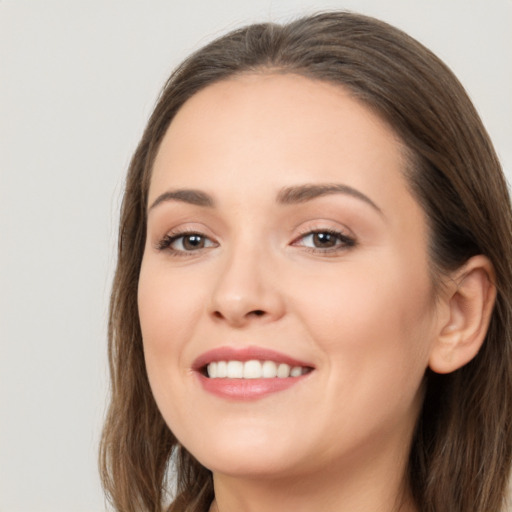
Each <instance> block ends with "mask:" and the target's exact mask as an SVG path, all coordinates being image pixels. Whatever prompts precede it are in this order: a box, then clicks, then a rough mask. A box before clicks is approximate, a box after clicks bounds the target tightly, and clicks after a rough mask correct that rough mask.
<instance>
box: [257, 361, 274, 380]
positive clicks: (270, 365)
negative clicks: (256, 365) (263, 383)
mask: <svg viewBox="0 0 512 512" xmlns="http://www.w3.org/2000/svg"><path fill="white" fill-rule="evenodd" d="M261 367H262V373H263V377H264V378H265V379H273V378H274V377H277V364H276V363H274V361H265V362H264V363H263V364H262V365H261Z"/></svg>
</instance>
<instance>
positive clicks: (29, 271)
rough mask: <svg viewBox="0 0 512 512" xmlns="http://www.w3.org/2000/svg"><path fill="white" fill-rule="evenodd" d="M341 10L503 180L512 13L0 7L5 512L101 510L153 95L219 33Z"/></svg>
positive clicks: (474, 7)
mask: <svg viewBox="0 0 512 512" xmlns="http://www.w3.org/2000/svg"><path fill="white" fill-rule="evenodd" d="M324 8H348V9H351V10H355V11H360V12H363V13H366V14H370V15H374V16H377V17H380V18H382V19H384V20H386V21H389V22H391V23H392V24H395V25H397V26H398V27H400V28H403V29H405V30H406V31H407V32H409V33H410V34H411V35H413V36H415V37H416V38H417V39H419V40H420V41H421V42H423V43H425V44H426V45H427V46H429V47H430V48H431V49H433V50H434V51H435V52H436V53H437V54H438V55H439V56H440V57H442V58H443V59H444V60H445V61H446V62H447V63H448V64H449V65H450V66H451V67H452V69H453V70H454V71H455V72H456V74H457V75H458V76H459V78H460V79H461V80H462V82H463V83H464V84H465V86H466V87H467V89H468V91H469V93H470V95H471V97H472V98H473V100H474V102H475V104H476V105H477V107H478V109H479V111H480V113H481V115H482V117H483V120H484V122H485V124H486V126H487V128H488V130H489V132H490V133H491V136H492V138H493V140H494V141H495V144H496V147H497V150H498V152H499V154H500V156H501V158H502V161H503V164H504V166H505V168H506V170H507V172H508V176H509V178H510V177H511V176H512V97H511V95H512V94H511V93H512V1H511V0H492V1H489V0H428V1H427V0H425V1H411V0H386V1H383V0H353V1H352V0H344V1H343V0H341V1H327V0H323V1H322V0H317V1H307V0H221V1H217V0H187V1H186V2H185V1H181V0H180V1H178V0H167V1H163V0H160V1H159V0H150V1H144V2H143V1H134V0H132V1H129V0H124V1H105V0H103V1H98V0H89V1H77V0H62V1H51V0H46V1H37V0H34V1H25V0H12V1H9V0H0V223H1V225H0V228H1V230H0V258H1V260H0V336H1V339H0V512H43V511H44V512H50V511H51V512H99V511H101V510H104V502H103V498H102V492H101V489H100V485H99V481H98V477H97V470H96V451H97V443H98V437H99V431H100V424H101V420H102V416H103V412H104V407H105V395H106V393H107V367H106V358H105V352H106V349H105V348H106V342H105V338H106V328H105V324H106V314H107V313H106V312H107V302H108V292H109V287H110V280H111V275H112V269H113V265H114V261H115V253H114V248H115V239H116V224H117V215H118V207H119V202H120V195H121V190H122V182H123V175H124V172H125V170H126V168H127V165H128V161H129V159H130V156H131V153H132V151H133V150H134V148H135V145H136V143H137V141H138V138H139V136H140V135H141V132H142V129H143V126H144V124H145V121H146V119H147V117H148V115H149V113H150V111H151V108H152V106H153V104H154V101H155V99H156V97H157V94H158V92H159V89H160V87H161V86H162V84H163V82H164V80H165V79H166V77H167V76H168V74H169V72H170V70H171V69H172V68H173V67H174V66H175V65H176V64H177V63H178V62H179V61H180V60H181V59H182V58H183V57H185V56H186V55H187V54H188V53H189V52H191V51H192V50H194V49H196V48H198V47H199V46H200V45H202V44H204V43H206V42H207V41H209V40H210V39H211V38H212V37H214V36H217V35H219V34H221V33H223V32H225V31H226V30H227V29H231V28H234V27H236V26H238V25H240V24H242V23H246V22H251V21H256V20H275V21H276V20H277V21H279V20H287V19H290V18H291V17H293V16H294V15H296V14H300V13H305V12H311V11H313V10H314V9H324Z"/></svg>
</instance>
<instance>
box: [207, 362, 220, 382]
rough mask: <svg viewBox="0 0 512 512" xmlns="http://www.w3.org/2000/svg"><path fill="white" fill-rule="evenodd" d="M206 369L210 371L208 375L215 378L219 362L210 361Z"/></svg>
mask: <svg viewBox="0 0 512 512" xmlns="http://www.w3.org/2000/svg"><path fill="white" fill-rule="evenodd" d="M206 371H207V372H208V377H210V379H215V378H216V377H217V363H210V364H209V365H208V367H207V368H206Z"/></svg>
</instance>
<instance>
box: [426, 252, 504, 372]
mask: <svg viewBox="0 0 512 512" xmlns="http://www.w3.org/2000/svg"><path fill="white" fill-rule="evenodd" d="M495 300H496V286H495V285H494V268H493V266H492V263H491V262H490V260H489V259H488V258H487V257H485V256H482V255H478V256H474V257H472V258H470V259H469V260H468V261H467V262H466V263H465V264H464V265H463V266H462V267H461V268H460V269H458V270H457V271H456V272H455V273H454V274H453V276H452V280H451V281H450V282H449V283H448V284H447V290H446V295H445V296H444V298H443V307H446V308H447V310H448V314H447V315H445V316H444V318H447V320H446V321H444V323H443V325H441V326H440V328H439V332H438V335H437V338H436V339H435V341H434V344H433V346H432V349H431V352H430V358H429V366H430V368H431V370H433V371H434V372H436V373H450V372H453V371H455V370H457V369H459V368H461V367H462V366H464V365H465V364H467V363H468V362H469V361H471V360H472V359H473V358H474V357H475V356H476V355H477V353H478V351H479V350H480V348H481V346H482V344H483V342H484V339H485V335H486V334H487V329H488V327H489V322H490V319H491V314H492V310H493V307H494V302H495Z"/></svg>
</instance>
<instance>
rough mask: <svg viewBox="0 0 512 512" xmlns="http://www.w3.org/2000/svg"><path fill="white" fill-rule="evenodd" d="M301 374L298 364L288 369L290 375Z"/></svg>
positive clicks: (296, 375)
mask: <svg viewBox="0 0 512 512" xmlns="http://www.w3.org/2000/svg"><path fill="white" fill-rule="evenodd" d="M218 373H219V370H218V369H217V374H218ZM301 375H302V367H300V366H294V367H293V368H292V369H291V370H290V377H300V376H301Z"/></svg>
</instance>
